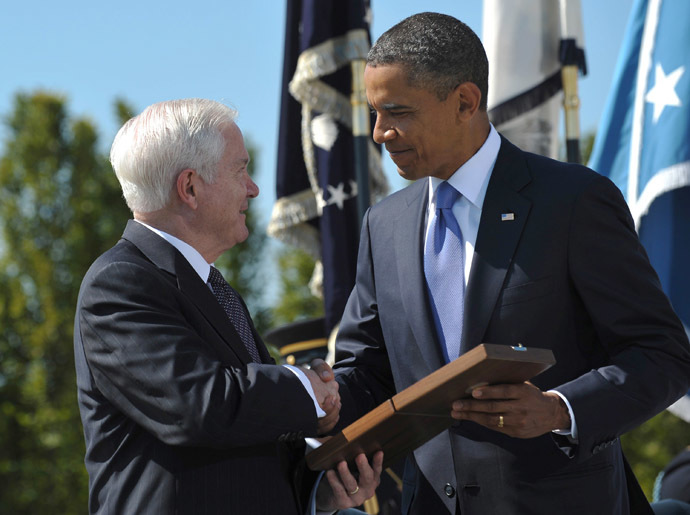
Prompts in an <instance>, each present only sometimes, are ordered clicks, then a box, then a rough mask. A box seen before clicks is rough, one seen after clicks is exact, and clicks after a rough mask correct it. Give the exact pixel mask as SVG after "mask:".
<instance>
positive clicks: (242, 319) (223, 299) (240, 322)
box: [208, 267, 261, 363]
mask: <svg viewBox="0 0 690 515" xmlns="http://www.w3.org/2000/svg"><path fill="white" fill-rule="evenodd" d="M208 282H209V283H210V284H211V288H213V294H214V295H215V296H216V298H217V299H218V303H219V304H220V305H221V306H222V307H223V309H224V310H225V313H226V314H227V315H228V318H229V319H230V322H231V323H232V325H233V326H234V327H235V330H237V332H238V334H239V335H240V338H241V339H242V343H244V346H245V347H247V350H248V351H249V355H250V356H251V357H252V359H253V360H254V361H255V362H256V363H261V357H260V356H259V349H257V347H256V342H255V341H254V335H253V334H252V330H251V328H250V327H249V321H248V320H247V313H246V312H245V311H244V309H243V308H242V304H241V302H240V296H239V294H238V293H237V292H236V291H235V290H233V289H232V288H231V287H230V285H229V284H228V283H227V281H226V280H225V278H224V277H223V274H221V273H220V272H219V271H218V269H217V268H215V267H211V273H210V274H209V276H208Z"/></svg>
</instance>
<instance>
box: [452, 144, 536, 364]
mask: <svg viewBox="0 0 690 515" xmlns="http://www.w3.org/2000/svg"><path fill="white" fill-rule="evenodd" d="M530 180H531V176H530V174H529V171H528V169H527V166H526V163H525V159H524V156H523V154H522V152H521V151H520V150H519V149H518V148H517V147H515V146H514V145H512V144H511V143H510V142H508V141H507V140H506V139H505V138H503V137H501V149H500V151H499V153H498V157H497V159H496V164H495V166H494V170H493V173H492V175H491V179H490V181H489V186H488V189H487V192H486V197H485V198H484V205H483V207H482V215H481V219H480V222H479V230H478V232H477V242H476V245H475V250H474V257H473V260H472V269H471V271H470V276H469V281H468V283H467V289H466V291H465V312H464V325H463V337H462V342H463V349H462V350H463V352H466V351H468V350H470V349H472V348H473V347H476V346H477V345H479V344H480V343H482V338H483V337H484V334H485V333H486V329H487V326H488V324H489V320H490V318H491V314H492V313H493V311H494V308H495V305H496V301H497V299H498V296H499V293H500V291H501V289H502V287H503V283H504V281H505V278H506V273H507V271H508V267H509V266H510V263H511V261H512V259H513V256H514V254H515V249H516V248H517V244H518V242H519V241H520V235H521V234H522V230H523V229H524V227H525V224H526V223H527V218H528V216H529V212H530V209H531V202H530V201H529V200H528V199H526V198H525V197H524V196H522V195H521V194H520V193H519V191H520V190H521V189H522V188H523V187H524V186H525V185H527V183H529V182H530ZM504 214H507V215H508V216H507V217H505V218H504V217H503V216H502V215H504ZM510 214H512V217H511V215H510ZM511 218H512V219H511Z"/></svg>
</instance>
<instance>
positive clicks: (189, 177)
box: [176, 168, 201, 209]
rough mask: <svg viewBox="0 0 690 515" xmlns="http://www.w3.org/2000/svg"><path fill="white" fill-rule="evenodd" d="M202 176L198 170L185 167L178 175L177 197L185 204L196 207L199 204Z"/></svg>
mask: <svg viewBox="0 0 690 515" xmlns="http://www.w3.org/2000/svg"><path fill="white" fill-rule="evenodd" d="M200 183H201V177H199V174H198V173H196V170H193V169H191V168H185V169H184V170H182V171H181V172H180V174H179V175H178V176H177V183H176V186H177V198H178V199H179V200H180V202H182V203H183V204H184V205H186V206H188V207H190V208H191V209H196V208H197V207H198V205H199V198H198V195H199V187H200Z"/></svg>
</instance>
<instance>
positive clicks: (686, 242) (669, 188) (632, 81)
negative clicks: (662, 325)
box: [589, 0, 690, 422]
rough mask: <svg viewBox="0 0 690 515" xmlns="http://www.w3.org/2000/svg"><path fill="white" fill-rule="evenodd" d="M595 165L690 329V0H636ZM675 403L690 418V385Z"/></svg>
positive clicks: (677, 410)
mask: <svg viewBox="0 0 690 515" xmlns="http://www.w3.org/2000/svg"><path fill="white" fill-rule="evenodd" d="M589 166H590V167H591V168H593V169H594V170H597V171H598V172H599V173H601V174H603V175H606V176H608V177H609V178H610V179H611V180H613V181H614V182H615V183H616V185H617V186H618V187H619V188H620V190H621V191H622V192H623V194H624V195H625V198H626V200H627V202H628V205H629V207H630V211H631V213H632V215H633V219H634V220H635V226H636V228H637V231H638V234H639V236H640V240H641V241H642V244H643V245H644V246H645V249H646V250H647V253H648V254H649V259H650V261H651V263H652V266H654V268H655V269H656V271H657V273H658V274H659V278H660V280H661V284H662V286H663V288H664V291H665V292H666V294H667V295H668V297H669V299H670V300H671V304H673V308H674V309H675V311H676V313H677V314H678V316H679V317H680V319H681V320H682V322H683V324H684V325H685V330H686V332H690V331H689V328H690V267H689V264H690V2H685V1H680V2H679V1H669V0H636V1H635V2H634V4H633V7H632V11H631V15H630V19H629V21H628V26H627V29H626V35H625V38H624V41H623V46H622V50H621V54H620V56H619V59H618V64H617V67H616V71H615V73H614V79H613V86H612V88H611V92H610V93H609V98H608V101H607V104H606V107H605V110H604V113H603V116H602V120H601V123H600V125H599V130H598V132H597V136H596V139H595V142H594V148H593V150H592V157H591V159H590V161H589ZM669 409H670V410H671V411H672V412H673V413H675V414H676V415H678V416H680V417H681V418H683V419H684V420H686V421H688V422H690V392H688V395H686V396H684V397H683V398H682V399H681V400H680V401H678V402H677V403H676V404H674V405H673V406H671V408H669Z"/></svg>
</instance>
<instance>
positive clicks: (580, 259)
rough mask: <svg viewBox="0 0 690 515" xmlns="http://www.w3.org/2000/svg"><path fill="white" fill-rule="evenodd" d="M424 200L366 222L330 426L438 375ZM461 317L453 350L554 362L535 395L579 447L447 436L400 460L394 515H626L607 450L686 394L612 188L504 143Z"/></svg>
mask: <svg viewBox="0 0 690 515" xmlns="http://www.w3.org/2000/svg"><path fill="white" fill-rule="evenodd" d="M427 196H428V181H426V180H422V181H418V182H416V183H414V184H412V185H411V186H409V187H408V188H406V189H405V190H402V191H400V192H397V193H396V194H394V195H391V196H390V197H388V198H387V199H385V200H384V201H382V202H381V203H379V204H378V205H376V206H374V207H372V208H371V209H370V210H369V212H368V213H367V215H366V216H365V219H364V223H363V228H362V238H361V244H360V252H359V261H358V272H357V282H356V286H355V288H354V290H353V292H352V295H351V297H350V299H349V301H348V304H347V307H346V310H345V314H344V317H343V320H342V323H341V326H340V332H339V338H338V341H337V354H336V359H337V364H336V367H335V368H336V375H337V377H338V381H339V382H340V383H341V389H340V393H341V397H342V404H343V409H342V411H341V419H340V422H339V426H338V427H343V425H345V424H347V423H349V422H352V421H353V420H354V419H356V417H358V416H361V415H362V414H364V413H365V412H366V411H368V410H370V409H371V408H373V407H374V406H376V405H377V404H378V403H380V402H382V401H383V400H385V399H386V398H387V397H389V396H391V395H392V394H394V393H395V392H397V391H400V390H402V389H404V388H406V387H408V386H410V385H411V384H413V383H414V382H416V381H418V380H420V379H421V378H423V377H424V376H426V375H428V374H429V373H431V372H433V371H434V370H436V369H438V368H439V367H441V366H442V365H443V364H444V360H443V356H442V353H441V350H440V345H439V342H438V339H437V337H436V331H435V327H434V323H433V319H432V316H431V311H430V307H429V302H428V298H427V294H426V287H425V281H424V273H423V247H424V245H423V238H424V220H425V212H426V207H427V198H428V197H427ZM503 213H514V220H512V221H510V220H507V221H502V217H501V214H503ZM457 273H459V274H460V273H463V271H462V270H461V269H460V265H459V266H458V272H457ZM464 305H465V310H464V326H463V339H464V343H463V345H464V346H466V348H472V347H474V346H476V345H478V344H480V343H482V342H484V343H497V344H505V345H515V344H517V343H522V344H523V345H525V346H527V347H541V348H549V349H551V350H552V351H553V352H554V355H555V357H556V360H557V364H556V365H555V366H553V367H552V368H551V369H549V370H548V371H546V372H545V373H543V374H541V375H540V376H538V377H537V378H536V379H535V380H534V381H533V382H534V383H535V384H536V385H537V386H539V387H540V388H542V389H544V390H546V389H551V388H557V389H558V390H559V391H561V392H562V393H563V394H564V395H565V396H566V397H567V398H568V399H569V401H570V403H571V405H572V407H573V411H574V414H575V418H576V421H577V427H578V431H579V441H578V443H577V445H570V443H569V442H568V440H567V439H565V438H557V437H554V436H553V435H552V434H547V435H544V436H542V437H539V438H534V439H527V440H524V439H517V438H510V437H507V436H504V435H503V434H500V433H498V432H495V431H492V430H489V429H486V428H484V427H481V426H479V425H477V424H474V423H472V422H463V423H460V424H458V425H457V426H455V427H454V428H453V429H451V430H449V431H445V432H443V433H442V434H440V435H439V436H437V437H436V438H434V439H432V440H431V441H430V442H428V443H427V444H425V445H423V446H422V447H420V448H419V449H417V450H416V451H415V452H414V456H413V457H410V459H409V462H408V465H409V466H408V467H407V468H406V474H405V476H406V477H405V478H404V479H405V484H404V492H403V499H404V505H405V507H404V508H405V512H407V511H408V510H409V513H442V512H444V511H450V512H452V513H455V512H456V510H457V509H458V508H460V511H461V512H462V514H463V515H483V514H487V513H492V514H530V513H534V514H544V513H559V514H561V515H562V514H573V515H575V514H577V515H580V514H583V513H587V514H598V513H601V514H607V515H611V514H618V513H628V511H629V509H630V503H629V497H628V491H627V487H626V475H625V472H624V463H623V455H622V452H621V447H620V441H619V438H618V437H619V436H620V435H621V434H622V433H623V432H625V431H627V430H629V429H631V428H633V427H635V426H636V425H638V424H640V423H641V422H643V421H644V420H645V419H647V418H649V417H651V416H652V415H654V414H656V413H657V412H659V411H661V410H663V409H664V408H665V407H666V406H668V405H669V404H671V403H672V402H673V401H674V400H675V399H677V398H678V397H680V396H681V395H682V394H683V393H684V392H686V391H687V389H688V383H689V380H690V351H689V349H688V340H687V337H686V335H685V332H684V330H683V327H682V325H681V323H680V322H679V320H678V318H677V317H676V316H675V314H674V312H673V310H672V309H671V307H670V305H669V303H668V301H667V299H666V297H665V295H664V294H663V292H662V291H661V288H660V285H659V282H658V279H657V277H656V274H655V273H654V271H653V270H652V268H651V267H650V265H649V262H648V260H647V257H646V254H645V252H644V250H643V248H642V247H641V245H640V243H639V241H638V238H637V235H636V233H635V230H634V227H633V222H632V219H631V217H630V215H629V212H628V209H627V206H626V204H625V202H624V200H623V198H622V196H621V194H620V192H619V191H618V189H617V188H616V187H615V186H614V185H613V184H612V183H611V182H610V181H609V180H608V179H606V178H604V177H602V176H600V175H598V174H596V173H594V172H592V171H591V170H588V169H586V168H585V167H582V166H575V165H569V164H564V163H560V162H556V161H553V160H550V159H547V158H544V157H541V156H536V155H533V154H529V153H525V152H522V151H521V150H519V149H518V148H517V147H515V146H513V145H512V144H511V143H509V142H508V141H507V140H505V139H502V142H501V148H500V151H499V154H498V158H497V161H496V164H495V167H494V170H493V173H492V176H491V179H490V181H489V186H488V189H487V193H486V197H485V201H484V205H483V209H482V214H481V220H480V225H479V230H478V234H477V241H476V246H475V255H474V259H473V262H472V268H471V271H470V276H469V280H468V284H467V288H466V297H465V304H464ZM459 393H462V392H459Z"/></svg>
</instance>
